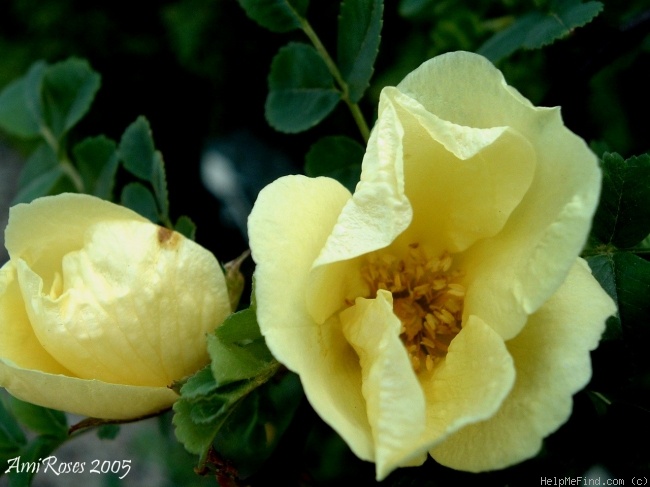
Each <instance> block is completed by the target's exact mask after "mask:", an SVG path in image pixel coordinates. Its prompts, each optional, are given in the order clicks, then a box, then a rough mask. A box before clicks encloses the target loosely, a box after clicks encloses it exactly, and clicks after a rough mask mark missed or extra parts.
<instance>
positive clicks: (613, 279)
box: [587, 252, 650, 356]
mask: <svg viewBox="0 0 650 487" xmlns="http://www.w3.org/2000/svg"><path fill="white" fill-rule="evenodd" d="M587 262H588V263H589V266H590V267H591V269H592V272H593V275H594V277H595V278H596V279H597V280H598V282H600V284H601V286H603V289H604V290H605V291H606V292H607V293H608V294H609V295H610V296H611V297H612V298H613V299H614V301H616V303H617V305H618V316H619V318H620V325H618V324H617V323H616V322H613V323H611V325H612V326H620V328H618V330H611V329H609V330H608V334H609V335H613V336H616V335H619V336H620V334H621V333H622V334H623V335H624V337H625V342H626V345H627V346H628V347H629V349H631V350H634V349H639V350H638V353H639V356H641V354H644V353H645V350H644V348H645V347H646V346H647V343H648V341H649V340H650V326H648V321H647V318H648V316H650V300H648V296H650V262H647V261H645V260H643V259H642V258H640V257H638V256H636V255H634V254H633V253H631V252H608V253H603V254H600V255H595V256H592V257H588V258H587ZM608 325H610V323H608Z"/></svg>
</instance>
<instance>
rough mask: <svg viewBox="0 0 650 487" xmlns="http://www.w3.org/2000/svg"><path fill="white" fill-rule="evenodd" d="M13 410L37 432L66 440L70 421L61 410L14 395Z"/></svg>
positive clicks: (26, 424)
mask: <svg viewBox="0 0 650 487" xmlns="http://www.w3.org/2000/svg"><path fill="white" fill-rule="evenodd" d="M9 404H10V405H11V410H12V411H13V413H14V415H15V417H16V418H17V419H18V420H19V421H20V422H21V423H22V424H24V425H25V426H27V427H28V428H29V429H30V430H32V431H33V432H35V433H38V434H41V435H45V436H51V437H54V438H58V439H60V440H62V441H63V440H65V439H66V438H67V436H68V421H67V419H66V417H65V414H63V413H62V412H61V411H57V410H55V409H49V408H44V407H41V406H36V405H34V404H31V403H28V402H25V401H21V400H20V399H16V398H15V397H12V398H11V399H10V403H9Z"/></svg>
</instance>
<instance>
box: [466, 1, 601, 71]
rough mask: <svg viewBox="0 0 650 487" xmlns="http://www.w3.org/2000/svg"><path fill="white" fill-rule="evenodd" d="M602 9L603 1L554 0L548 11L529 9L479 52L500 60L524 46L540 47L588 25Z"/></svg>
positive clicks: (493, 59) (491, 58)
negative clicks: (555, 0) (531, 10)
mask: <svg viewBox="0 0 650 487" xmlns="http://www.w3.org/2000/svg"><path fill="white" fill-rule="evenodd" d="M602 9H603V4H602V3H601V2H594V1H592V2H586V3H580V2H579V0H560V1H558V2H554V4H553V5H552V6H551V10H550V11H548V12H539V11H536V12H529V13H527V14H525V15H523V16H521V17H520V18H518V19H517V20H516V21H515V22H514V23H513V24H511V25H510V26H509V27H507V28H505V29H504V30H502V31H501V32H498V33H497V34H495V35H494V36H493V37H492V38H490V39H488V41H487V42H485V43H484V44H483V45H482V46H481V47H480V48H479V49H478V51H477V52H478V54H481V55H483V56H485V57H487V58H488V59H489V60H490V61H492V62H493V63H496V62H498V61H499V60H501V59H503V58H505V57H507V56H509V55H510V54H512V53H513V52H515V51H516V50H517V49H520V48H525V49H539V48H541V47H543V46H545V45H547V44H550V43H552V42H554V41H555V40H557V39H559V38H561V37H564V36H566V35H568V34H570V33H571V31H572V30H573V29H575V28H577V27H581V26H583V25H585V24H587V23H588V22H590V21H591V20H593V19H594V18H595V17H596V16H597V15H598V14H599V13H600V11H601V10H602Z"/></svg>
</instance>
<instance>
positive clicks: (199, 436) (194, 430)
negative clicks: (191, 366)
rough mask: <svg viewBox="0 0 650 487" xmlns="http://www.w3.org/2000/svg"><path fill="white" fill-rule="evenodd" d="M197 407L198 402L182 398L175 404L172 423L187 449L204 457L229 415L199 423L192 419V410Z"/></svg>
mask: <svg viewBox="0 0 650 487" xmlns="http://www.w3.org/2000/svg"><path fill="white" fill-rule="evenodd" d="M195 407H196V404H194V403H191V402H189V401H185V400H184V399H182V398H181V399H179V400H178V401H176V402H175V403H174V406H173V409H174V417H173V419H172V423H173V425H174V433H175V434H176V438H177V439H178V441H180V442H181V443H182V444H183V446H184V447H185V449H186V450H187V451H188V452H190V453H194V454H195V455H201V456H202V457H204V456H205V454H206V453H207V450H208V448H210V445H212V441H213V440H214V437H215V436H216V434H217V432H218V431H219V428H221V426H222V425H223V423H224V421H225V420H226V419H227V416H225V415H224V416H223V417H219V418H216V420H215V421H214V422H213V423H212V424H210V425H206V424H203V423H197V422H195V421H194V420H193V419H192V411H193V410H194V408H195Z"/></svg>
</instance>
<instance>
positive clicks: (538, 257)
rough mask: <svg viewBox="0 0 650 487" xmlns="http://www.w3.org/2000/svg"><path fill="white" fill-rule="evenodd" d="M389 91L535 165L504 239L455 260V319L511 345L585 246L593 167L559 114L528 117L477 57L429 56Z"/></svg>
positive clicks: (524, 103) (531, 110)
mask: <svg viewBox="0 0 650 487" xmlns="http://www.w3.org/2000/svg"><path fill="white" fill-rule="evenodd" d="M477 79H480V80H481V82H480V83H476V80H477ZM397 88H398V89H399V90H400V91H402V92H403V93H405V94H406V95H408V96H410V97H412V98H413V99H415V100H417V101H418V102H420V103H421V104H422V106H424V108H425V109H426V110H428V111H430V112H431V113H435V114H436V116H437V117H439V118H441V119H443V120H446V121H448V122H451V123H454V124H458V125H464V126H470V127H477V128H490V127H500V126H504V127H510V128H511V129H513V130H514V131H516V133H517V134H519V135H521V136H523V137H524V138H525V139H526V140H527V141H528V142H529V143H530V144H531V146H532V148H533V150H534V152H535V154H536V155H537V165H536V169H535V176H534V179H533V181H532V183H531V184H530V188H529V189H528V191H527V192H526V194H525V197H524V198H523V199H522V201H521V203H520V204H519V205H518V206H517V207H516V208H515V209H514V211H512V213H511V215H510V218H509V219H508V220H507V222H506V225H505V227H504V228H503V230H502V231H501V232H499V233H498V234H497V235H496V236H494V237H492V238H488V239H484V240H482V241H479V242H477V244H476V245H474V246H472V247H470V248H469V249H467V251H465V252H464V253H463V254H461V255H460V256H459V258H458V259H457V260H456V262H457V263H458V265H459V267H462V268H463V269H466V270H467V271H468V275H467V281H468V282H469V281H471V282H472V285H471V286H470V288H469V289H468V290H467V296H466V301H465V310H464V317H465V318H467V316H469V315H470V314H477V315H479V316H481V318H482V319H483V320H484V321H485V322H486V323H489V324H490V326H494V327H495V330H497V331H498V333H499V334H500V335H501V336H502V337H503V338H504V339H506V340H507V339H510V338H512V337H513V336H515V335H516V334H517V333H519V331H520V330H521V328H522V326H524V324H525V322H526V319H527V317H528V315H530V314H531V313H533V312H534V311H535V310H537V309H538V308H539V306H541V305H542V304H543V303H544V302H545V301H546V300H547V299H548V298H549V297H550V296H551V295H552V294H553V293H554V292H555V291H556V290H557V288H558V287H559V286H560V285H561V284H562V282H563V281H564V279H565V277H566V275H567V273H568V272H569V269H570V268H571V266H572V265H573V261H574V260H575V256H576V255H578V253H579V252H580V250H581V248H582V247H583V245H584V243H585V241H586V238H587V234H588V231H589V227H590V225H591V218H592V216H593V213H594V211H595V208H596V205H597V202H598V197H599V193H600V177H601V176H600V171H599V169H598V164H597V160H596V157H595V156H594V154H593V153H592V152H591V151H590V150H589V148H588V147H587V145H586V144H585V142H584V141H583V140H582V139H581V138H579V137H578V136H576V135H575V134H573V133H572V132H570V131H569V130H568V129H567V128H566V127H565V126H564V124H563V122H562V118H561V116H560V113H559V109H556V108H543V107H542V108H538V107H534V106H533V105H532V104H531V103H530V102H529V101H528V100H526V99H525V98H524V97H523V96H521V95H520V94H519V93H518V92H517V91H516V90H515V89H514V88H512V87H510V86H508V85H507V84H506V82H505V80H504V78H503V75H502V74H501V72H500V71H499V70H497V69H496V68H495V67H494V66H493V65H492V64H490V63H489V61H487V60H486V59H485V58H483V57H481V56H478V55H476V54H471V53H464V52H458V53H450V54H446V55H442V56H438V57H436V58H434V59H432V60H430V61H428V62H426V63H424V64H423V65H422V66H420V68H418V69H417V70H415V71H414V72H413V73H411V74H410V75H409V76H407V77H406V78H405V79H404V81H402V82H401V83H400V84H399V85H398V87H397Z"/></svg>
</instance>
